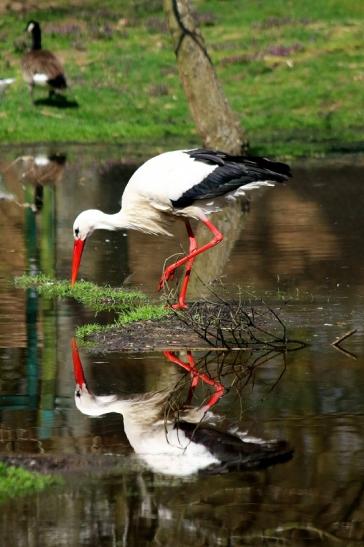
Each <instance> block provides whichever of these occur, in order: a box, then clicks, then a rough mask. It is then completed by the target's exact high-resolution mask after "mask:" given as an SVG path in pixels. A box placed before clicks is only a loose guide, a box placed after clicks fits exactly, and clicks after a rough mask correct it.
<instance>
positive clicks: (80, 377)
mask: <svg viewBox="0 0 364 547" xmlns="http://www.w3.org/2000/svg"><path fill="white" fill-rule="evenodd" d="M71 347H72V361H73V374H74V376H75V382H76V384H78V385H79V386H80V387H82V386H83V385H86V378H85V375H84V373H83V368H82V363H81V359H80V356H79V353H78V348H77V344H76V340H75V339H74V338H72V342H71Z"/></svg>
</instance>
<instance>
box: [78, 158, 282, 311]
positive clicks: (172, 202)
mask: <svg viewBox="0 0 364 547" xmlns="http://www.w3.org/2000/svg"><path fill="white" fill-rule="evenodd" d="M290 176H291V173H290V168H289V166H288V165H286V164H284V163H279V162H274V161H271V160H268V159H266V158H258V157H249V156H231V155H229V154H225V153H224V152H218V151H214V150H206V149H194V150H176V151H173V152H165V153H163V154H160V155H159V156H155V157H154V158H152V159H150V160H148V161H147V162H145V163H144V164H143V165H142V166H141V167H139V169H137V171H136V172H135V173H134V174H133V176H132V177H131V179H130V180H129V182H128V184H127V186H126V188H125V190H124V193H123V196H122V200H121V210H120V211H119V212H118V213H116V214H112V215H108V214H106V213H103V212H102V211H98V210H96V209H90V210H87V211H83V212H82V213H80V214H79V215H78V217H77V218H76V220H75V222H74V225H73V234H74V238H75V243H74V251H73V264H72V284H73V283H74V282H75V281H76V279H77V274H78V269H79V265H80V262H81V256H82V252H83V248H84V243H85V240H86V238H87V237H88V236H89V235H91V234H92V232H93V231H94V230H98V229H105V230H121V229H134V230H139V231H142V232H145V233H150V234H155V235H171V233H170V229H169V223H170V222H171V221H172V220H173V219H176V218H179V219H181V220H182V221H184V223H185V225H186V229H187V234H188V238H189V252H188V254H187V255H186V256H184V257H183V258H181V259H179V260H177V261H176V262H174V263H173V264H171V265H170V266H168V267H167V268H166V269H165V270H164V272H163V275H162V277H161V279H160V283H159V289H161V288H163V286H164V284H165V283H166V281H168V280H169V279H171V278H172V277H173V275H174V272H175V270H176V268H178V267H180V266H183V265H184V266H185V276H184V279H183V282H182V287H181V292H180V295H179V299H178V303H177V304H176V305H175V306H174V307H175V308H177V309H183V308H186V307H187V306H186V302H185V298H186V292H187V286H188V282H189V278H190V274H191V269H192V264H193V261H194V259H195V258H196V256H198V255H199V254H201V253H203V252H204V251H207V250H208V249H210V248H211V247H214V246H215V245H217V244H218V243H219V242H220V241H222V239H223V235H222V234H221V233H220V231H219V230H218V229H217V228H216V226H214V224H212V222H211V221H210V220H209V219H208V216H209V215H210V214H211V213H214V212H216V211H219V210H220V209H221V207H222V206H223V201H224V200H225V199H232V198H236V197H237V196H239V195H242V194H244V193H245V192H246V191H249V190H252V189H255V188H258V187H260V186H271V185H273V184H274V183H276V182H284V181H286V180H288V178H289V177H290ZM190 218H193V219H197V220H200V221H201V222H203V223H204V224H205V226H206V227H207V228H208V229H209V230H210V231H211V233H212V234H213V238H212V239H211V241H209V242H208V243H207V244H205V245H203V246H202V247H198V245H197V241H196V239H195V236H194V233H193V231H192V228H191V224H190V222H189V219H190Z"/></svg>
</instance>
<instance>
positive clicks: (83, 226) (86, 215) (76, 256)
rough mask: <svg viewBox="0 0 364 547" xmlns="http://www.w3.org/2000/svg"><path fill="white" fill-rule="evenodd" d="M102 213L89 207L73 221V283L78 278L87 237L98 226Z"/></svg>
mask: <svg viewBox="0 0 364 547" xmlns="http://www.w3.org/2000/svg"><path fill="white" fill-rule="evenodd" d="M102 215H103V213H102V212H101V211H98V210H97V209H88V210H87V211H82V213H80V214H79V215H78V217H77V218H76V220H75V221H74V223H73V237H74V245H73V259H72V279H71V284H72V285H74V283H75V281H76V279H77V274H78V270H79V267H80V264H81V257H82V253H83V249H84V247H85V243H86V239H87V238H88V237H89V236H90V235H91V234H92V232H93V231H94V230H95V229H96V228H98V226H99V223H100V219H101V216H102Z"/></svg>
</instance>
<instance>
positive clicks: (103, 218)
mask: <svg viewBox="0 0 364 547" xmlns="http://www.w3.org/2000/svg"><path fill="white" fill-rule="evenodd" d="M97 213H98V214H97V219H96V222H95V230H122V229H127V228H131V227H132V225H131V223H130V221H129V220H128V218H127V216H126V215H125V213H124V212H123V211H122V210H120V211H119V212H118V213H115V214H112V215H109V214H107V213H103V212H102V211H98V212H97Z"/></svg>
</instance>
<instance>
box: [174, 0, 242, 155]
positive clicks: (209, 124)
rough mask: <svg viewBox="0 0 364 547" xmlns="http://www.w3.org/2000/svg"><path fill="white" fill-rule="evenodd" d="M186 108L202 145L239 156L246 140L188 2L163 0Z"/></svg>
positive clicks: (183, 0) (184, 0)
mask: <svg viewBox="0 0 364 547" xmlns="http://www.w3.org/2000/svg"><path fill="white" fill-rule="evenodd" d="M163 2H164V11H165V14H166V17H167V21H168V26H169V30H170V32H171V35H172V41H173V45H174V48H175V53H176V57H177V65H178V70H179V74H180V77H181V80H182V83H183V87H184V90H185V93H186V96H187V100H188V104H189V107H190V110H191V113H192V116H193V119H194V121H195V124H196V127H197V130H198V132H199V133H200V135H201V137H202V139H203V142H204V145H205V146H206V147H208V148H216V149H220V150H224V151H225V152H228V153H230V154H239V153H241V152H243V151H245V150H246V147H247V140H246V138H245V136H244V133H243V131H242V129H241V128H240V125H239V122H238V121H237V119H236V116H235V115H234V113H233V112H232V110H231V108H230V105H229V103H228V101H227V99H226V97H225V95H224V92H223V90H222V87H221V86H220V84H219V81H218V79H217V76H216V72H215V69H214V67H213V64H212V61H211V59H210V57H209V55H208V53H207V50H206V47H205V44H204V40H203V37H202V35H201V33H200V31H199V29H198V27H197V24H196V22H195V20H194V17H193V15H192V12H191V8H190V5H189V4H190V2H189V0H163Z"/></svg>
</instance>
